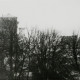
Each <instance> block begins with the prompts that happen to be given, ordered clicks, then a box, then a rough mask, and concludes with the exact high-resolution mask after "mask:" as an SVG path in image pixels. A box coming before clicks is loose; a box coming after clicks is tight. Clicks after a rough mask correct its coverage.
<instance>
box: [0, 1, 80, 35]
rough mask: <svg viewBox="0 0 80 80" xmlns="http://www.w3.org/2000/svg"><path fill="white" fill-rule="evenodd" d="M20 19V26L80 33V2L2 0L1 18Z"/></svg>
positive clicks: (0, 4)
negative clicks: (14, 17)
mask: <svg viewBox="0 0 80 80" xmlns="http://www.w3.org/2000/svg"><path fill="white" fill-rule="evenodd" d="M6 14H11V15H12V16H16V17H18V22H19V24H18V26H19V27H25V28H26V27H27V28H32V27H36V28H38V29H42V30H46V29H55V30H57V31H58V32H59V33H60V34H62V35H71V34H72V33H73V31H74V32H76V33H80V0H0V16H4V15H6Z"/></svg>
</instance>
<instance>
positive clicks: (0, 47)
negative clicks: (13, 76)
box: [0, 17, 17, 80]
mask: <svg viewBox="0 0 80 80" xmlns="http://www.w3.org/2000/svg"><path fill="white" fill-rule="evenodd" d="M16 35H17V17H0V80H7V79H8V71H7V70H6V67H5V64H4V63H5V62H4V58H5V56H7V55H8V54H12V53H10V51H11V49H14V44H13V42H14V43H15V39H16V37H15V36H16ZM11 46H13V48H11Z"/></svg>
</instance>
